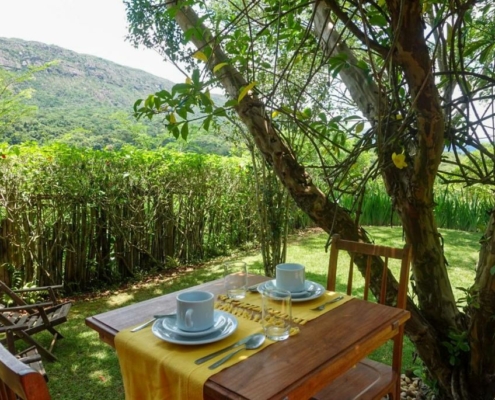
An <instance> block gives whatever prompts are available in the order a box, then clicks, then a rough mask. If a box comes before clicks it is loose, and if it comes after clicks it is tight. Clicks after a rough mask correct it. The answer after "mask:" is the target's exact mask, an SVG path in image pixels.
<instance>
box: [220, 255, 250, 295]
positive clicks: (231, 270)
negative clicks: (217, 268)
mask: <svg viewBox="0 0 495 400" xmlns="http://www.w3.org/2000/svg"><path fill="white" fill-rule="evenodd" d="M223 267H224V283H225V290H226V291H227V296H228V297H229V298H231V299H237V300H238V299H243V298H244V297H246V290H247V267H246V263H245V262H242V261H233V262H228V263H225V264H224V265H223Z"/></svg>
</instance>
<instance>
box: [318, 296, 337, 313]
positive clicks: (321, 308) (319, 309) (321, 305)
mask: <svg viewBox="0 0 495 400" xmlns="http://www.w3.org/2000/svg"><path fill="white" fill-rule="evenodd" d="M343 298H344V296H338V297H336V298H335V299H332V300H330V301H327V302H326V303H323V304H320V305H319V306H318V307H315V308H312V309H311V310H313V311H322V310H323V309H324V308H325V307H326V306H327V305H328V304H332V303H336V302H337V301H340V300H342V299H343Z"/></svg>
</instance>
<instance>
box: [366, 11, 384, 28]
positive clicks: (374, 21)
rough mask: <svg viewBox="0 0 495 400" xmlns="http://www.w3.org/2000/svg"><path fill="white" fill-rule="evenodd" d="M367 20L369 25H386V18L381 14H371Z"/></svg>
mask: <svg viewBox="0 0 495 400" xmlns="http://www.w3.org/2000/svg"><path fill="white" fill-rule="evenodd" d="M369 22H370V24H371V25H375V26H380V27H385V26H387V25H388V24H387V19H386V18H385V17H384V16H383V15H381V14H375V15H372V16H371V17H370V18H369Z"/></svg>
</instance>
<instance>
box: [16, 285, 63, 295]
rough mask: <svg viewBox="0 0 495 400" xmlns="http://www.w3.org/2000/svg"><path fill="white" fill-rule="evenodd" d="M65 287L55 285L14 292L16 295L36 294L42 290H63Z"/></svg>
mask: <svg viewBox="0 0 495 400" xmlns="http://www.w3.org/2000/svg"><path fill="white" fill-rule="evenodd" d="M63 288H64V285H54V286H37V287H33V288H25V289H15V290H13V292H16V293H21V292H34V291H40V290H45V291H46V290H50V289H55V290H58V289H63Z"/></svg>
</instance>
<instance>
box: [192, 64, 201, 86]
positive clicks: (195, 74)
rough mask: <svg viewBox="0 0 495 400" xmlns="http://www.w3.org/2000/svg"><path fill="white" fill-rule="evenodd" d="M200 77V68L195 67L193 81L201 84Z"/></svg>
mask: <svg viewBox="0 0 495 400" xmlns="http://www.w3.org/2000/svg"><path fill="white" fill-rule="evenodd" d="M199 78H200V75H199V69H197V68H195V69H194V71H193V73H192V81H193V83H194V84H195V85H199V83H200V82H199Z"/></svg>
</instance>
